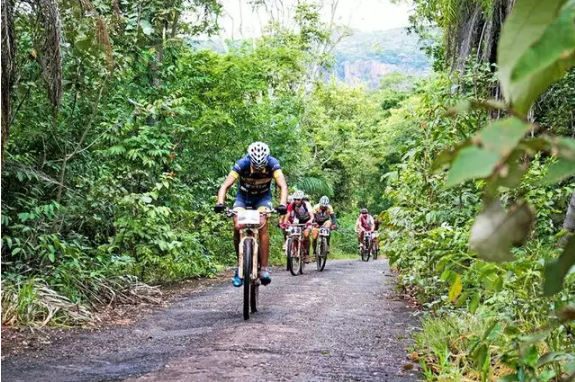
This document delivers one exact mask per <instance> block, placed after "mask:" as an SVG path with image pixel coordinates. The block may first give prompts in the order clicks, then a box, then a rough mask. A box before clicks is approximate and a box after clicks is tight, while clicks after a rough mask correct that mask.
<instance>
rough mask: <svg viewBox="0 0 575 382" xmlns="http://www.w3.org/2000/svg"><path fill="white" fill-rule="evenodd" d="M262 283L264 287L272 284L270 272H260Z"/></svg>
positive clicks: (264, 270) (265, 270)
mask: <svg viewBox="0 0 575 382" xmlns="http://www.w3.org/2000/svg"><path fill="white" fill-rule="evenodd" d="M260 281H261V282H262V285H268V284H269V283H271V282H272V278H271V277H270V272H269V271H268V270H267V269H262V270H260Z"/></svg>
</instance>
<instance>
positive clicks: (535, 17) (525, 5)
mask: <svg viewBox="0 0 575 382" xmlns="http://www.w3.org/2000/svg"><path fill="white" fill-rule="evenodd" d="M563 4H565V0H546V1H541V0H517V1H516V3H515V6H514V8H513V11H512V13H511V15H510V16H509V17H508V19H507V21H506V22H505V24H504V25H503V29H502V32H501V38H500V39H499V45H498V50H497V63H498V67H499V79H500V81H501V87H502V89H503V95H504V96H505V99H506V100H507V101H508V102H510V103H511V106H512V107H513V109H514V110H515V111H516V112H518V113H520V114H522V115H527V112H528V111H529V108H530V107H531V104H532V103H533V101H534V100H535V99H537V97H539V95H540V94H541V93H542V92H543V91H545V89H547V87H548V86H549V84H551V83H552V82H554V81H556V80H558V79H560V78H562V77H563V75H564V73H565V71H566V70H567V69H568V68H570V67H571V66H572V65H573V64H574V63H575V56H573V55H570V56H568V57H562V58H561V59H559V60H556V61H554V63H552V64H550V65H546V66H544V68H543V69H541V70H538V71H536V72H531V74H529V75H524V76H523V77H522V79H520V80H517V81H512V73H513V71H514V69H515V66H516V65H517V63H518V61H519V60H520V59H522V57H523V55H524V54H526V53H527V52H528V51H529V50H530V49H531V48H532V46H534V45H535V44H536V43H537V42H538V41H539V40H540V39H541V38H542V37H543V35H544V34H545V32H546V30H547V28H548V27H549V26H550V25H551V24H552V23H554V22H555V20H556V19H557V17H558V15H559V13H560V10H561V8H562V6H563Z"/></svg>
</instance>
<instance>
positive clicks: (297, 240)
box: [286, 224, 309, 276]
mask: <svg viewBox="0 0 575 382" xmlns="http://www.w3.org/2000/svg"><path fill="white" fill-rule="evenodd" d="M305 226H306V225H305V224H291V225H290V226H289V227H288V228H286V230H288V239H287V245H286V255H287V262H288V269H289V271H290V273H291V274H292V275H294V276H297V275H301V274H303V268H304V263H305V261H304V258H305V256H307V255H308V251H307V247H306V246H304V245H302V244H303V242H304V238H303V231H304V229H305ZM307 240H309V239H307Z"/></svg>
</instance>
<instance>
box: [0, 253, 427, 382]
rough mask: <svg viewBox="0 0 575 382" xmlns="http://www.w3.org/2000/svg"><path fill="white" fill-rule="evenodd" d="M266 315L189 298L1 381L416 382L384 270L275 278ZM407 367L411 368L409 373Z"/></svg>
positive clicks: (53, 352)
mask: <svg viewBox="0 0 575 382" xmlns="http://www.w3.org/2000/svg"><path fill="white" fill-rule="evenodd" d="M272 276H273V282H272V284H271V285H269V286H268V287H265V288H262V289H261V291H260V306H261V309H260V311H259V312H258V313H257V314H255V315H253V316H252V318H251V319H250V320H249V321H244V320H243V319H242V315H241V298H242V297H241V292H240V289H235V288H233V287H232V286H231V285H230V284H228V283H226V284H222V285H219V286H215V287H212V288H209V289H207V290H203V291H199V292H194V293H190V294H188V295H185V296H182V297H181V298H179V299H178V300H177V301H175V302H174V303H173V304H171V306H170V307H168V308H164V309H158V310H157V311H155V312H153V313H151V314H149V315H147V316H145V317H144V318H142V319H141V320H139V321H138V322H137V323H135V324H133V325H129V326H126V327H117V328H113V329H107V330H104V331H101V332H95V333H80V334H76V335H74V336H71V337H70V338H66V339H64V340H61V341H59V342H56V343H54V344H53V345H52V346H51V347H50V349H45V350H42V351H36V352H29V353H26V354H25V355H18V356H11V357H8V358H6V359H4V360H3V361H2V381H5V382H8V381H26V382H30V381H75V382H76V381H116V380H128V381H141V382H152V381H154V382H155V381H230V380H234V381H235V380H237V381H416V380H417V377H416V375H415V372H414V371H413V370H404V368H405V369H409V368H410V367H411V365H410V364H409V361H408V360H407V359H406V351H405V347H406V346H408V345H409V339H408V338H409V337H410V335H411V334H410V331H411V330H412V329H413V326H414V323H415V320H414V319H413V317H412V315H411V312H410V311H409V309H408V308H407V307H406V306H405V303H404V302H402V301H398V300H396V299H393V298H392V296H393V295H394V292H393V285H394V278H393V277H391V275H390V270H389V266H388V263H387V261H386V260H378V261H375V262H374V261H370V262H369V263H364V262H361V261H357V260H337V261H335V260H332V261H329V260H328V263H327V266H326V269H325V271H324V272H323V273H318V272H316V271H315V266H314V264H310V266H308V269H307V274H305V275H302V276H298V277H293V276H291V275H289V274H288V273H287V272H285V271H283V270H279V269H276V270H275V271H274V272H273V273H272ZM406 365H407V366H406Z"/></svg>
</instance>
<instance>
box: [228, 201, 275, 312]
mask: <svg viewBox="0 0 575 382" xmlns="http://www.w3.org/2000/svg"><path fill="white" fill-rule="evenodd" d="M226 212H227V215H228V217H233V216H234V215H235V216H237V217H238V224H239V225H240V226H241V227H242V228H240V243H239V248H238V249H239V251H238V252H239V253H238V276H239V278H240V279H242V280H244V285H243V286H244V306H243V313H244V320H249V318H250V311H251V313H256V312H257V311H258V297H259V287H260V284H261V281H260V267H261V264H260V257H259V230H260V228H261V227H262V225H261V223H260V217H261V216H268V215H271V214H272V213H274V212H275V211H256V210H250V209H247V210H240V211H234V210H230V209H228V210H226Z"/></svg>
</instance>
